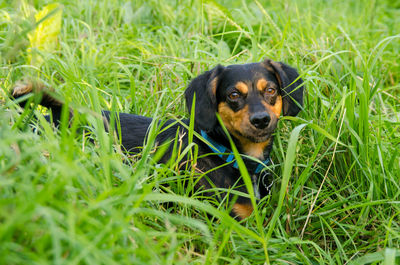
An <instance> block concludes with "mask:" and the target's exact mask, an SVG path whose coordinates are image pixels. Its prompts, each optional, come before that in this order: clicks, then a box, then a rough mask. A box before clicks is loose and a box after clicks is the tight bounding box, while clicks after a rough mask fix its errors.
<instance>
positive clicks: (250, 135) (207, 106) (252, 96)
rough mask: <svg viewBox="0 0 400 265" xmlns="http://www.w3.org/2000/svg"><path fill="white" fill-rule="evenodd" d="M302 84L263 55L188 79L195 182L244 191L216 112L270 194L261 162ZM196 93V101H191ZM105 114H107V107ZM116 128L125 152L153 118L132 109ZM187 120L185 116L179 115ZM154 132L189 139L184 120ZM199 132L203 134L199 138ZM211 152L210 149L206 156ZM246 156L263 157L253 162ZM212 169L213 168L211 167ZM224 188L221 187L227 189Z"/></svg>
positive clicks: (246, 211)
mask: <svg viewBox="0 0 400 265" xmlns="http://www.w3.org/2000/svg"><path fill="white" fill-rule="evenodd" d="M34 87H35V86H32V85H17V86H16V87H15V88H14V90H13V92H12V95H13V96H14V97H15V98H18V97H21V96H23V95H26V94H28V93H30V92H32V91H34V90H35V89H34ZM37 90H38V91H39V90H40V92H41V93H42V98H41V102H40V104H42V105H43V106H46V107H48V108H49V109H51V111H52V114H53V120H54V121H55V123H57V121H58V120H59V119H60V115H61V110H62V103H61V102H60V101H58V100H56V99H54V98H53V97H51V96H50V95H49V94H48V93H46V91H45V90H44V89H43V88H42V89H37ZM303 90H304V85H303V81H302V80H301V78H299V75H298V73H297V71H296V70H295V69H294V68H292V67H290V66H287V65H286V64H283V63H280V62H274V61H271V60H265V61H263V62H261V63H250V64H242V65H229V66H226V67H224V66H221V65H218V66H216V67H215V68H214V69H212V70H210V71H207V72H205V73H203V74H201V75H200V76H198V77H196V78H195V79H193V80H192V81H191V83H190V84H189V86H188V88H187V89H186V92H185V97H186V104H187V106H188V109H189V112H190V111H192V108H195V110H194V113H195V121H194V124H195V131H196V132H197V133H198V135H201V136H202V137H194V139H193V142H194V143H196V144H197V145H198V155H199V159H198V161H197V164H196V170H197V171H198V172H208V173H207V178H202V179H200V180H199V181H198V182H197V183H198V184H197V188H205V189H209V188H212V187H213V186H215V187H217V188H222V189H230V188H233V189H235V190H237V191H240V192H243V193H245V194H246V193H247V189H246V187H245V185H244V182H243V180H242V178H241V174H240V172H239V169H238V167H237V163H236V162H235V161H234V160H235V159H234V155H233V154H232V152H231V151H230V150H231V148H230V147H231V145H230V142H229V140H228V137H227V135H226V134H225V132H224V130H223V128H222V126H221V125H220V123H219V122H218V119H217V115H216V114H217V113H218V115H219V116H220V118H221V120H222V123H223V125H224V126H225V128H226V129H227V130H228V132H229V134H230V136H231V138H232V139H233V141H234V143H235V145H236V146H237V148H238V150H239V152H240V153H241V154H244V155H245V156H243V157H244V162H245V165H246V167H247V169H248V171H249V173H250V175H251V176H252V181H253V187H254V190H255V195H256V196H257V198H259V199H260V198H262V197H264V196H266V195H267V194H268V189H269V185H270V183H269V181H270V180H268V179H267V178H265V175H266V174H265V173H264V172H263V170H264V167H265V166H264V165H265V164H269V159H270V158H269V157H270V152H271V148H272V143H273V133H274V130H275V129H276V126H277V122H278V120H279V117H280V116H281V115H289V116H295V115H297V114H298V112H299V111H300V110H301V108H302V104H303ZM194 96H195V106H193V105H192V102H193V97H194ZM103 117H105V118H106V120H109V119H110V112H107V111H104V112H103ZM116 120H118V121H119V123H120V124H118V126H116V128H120V130H121V131H120V132H119V133H118V134H119V135H120V136H121V139H120V140H121V142H122V145H123V148H124V149H126V150H127V151H129V152H139V150H140V147H141V146H143V143H144V141H145V138H146V134H147V132H148V128H149V126H150V124H151V122H152V119H151V118H148V117H143V116H138V115H134V114H126V113H119V114H118V118H117V119H116ZM182 122H183V124H186V125H189V122H190V121H189V119H186V120H183V121H182ZM163 126H164V127H165V126H168V128H167V127H165V128H166V129H165V130H162V132H161V133H160V134H158V136H157V142H158V143H163V142H166V141H169V140H171V139H174V138H175V136H176V134H177V130H179V131H180V134H181V135H182V139H181V140H182V143H183V144H184V145H187V144H188V133H187V132H188V131H187V126H182V124H179V123H176V122H175V121H172V120H170V121H168V122H166V124H164V125H163ZM201 138H203V139H201ZM171 153H172V145H170V147H169V149H168V150H167V152H166V153H165V155H164V156H163V158H162V159H161V161H160V162H167V161H168V160H169V159H170V157H171ZM209 153H211V154H212V155H208V156H205V154H209ZM249 157H253V158H256V159H257V160H259V161H262V162H263V163H258V162H255V160H252V159H250V158H249ZM213 169H214V170H213ZM226 194H227V193H225V195H226ZM235 199H236V200H235V202H234V204H233V205H232V211H231V214H232V215H233V216H236V217H238V218H240V219H243V218H246V217H248V216H249V215H250V214H251V213H252V211H253V207H252V205H251V203H250V199H249V198H248V197H244V196H239V197H237V198H235Z"/></svg>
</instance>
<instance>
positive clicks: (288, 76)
mask: <svg viewBox="0 0 400 265" xmlns="http://www.w3.org/2000/svg"><path fill="white" fill-rule="evenodd" d="M262 64H263V65H264V66H265V67H266V68H267V69H268V70H269V71H271V70H272V71H273V72H274V73H275V76H276V78H277V79H278V82H279V86H280V89H281V91H282V101H283V115H284V116H296V115H297V114H298V113H299V112H300V110H301V109H302V106H303V92H304V87H305V86H304V84H303V80H302V79H301V78H299V74H298V73H297V71H296V69H294V68H293V67H290V66H288V65H286V64H284V63H282V62H274V61H272V60H269V59H266V60H265V61H264V62H263V63H262Z"/></svg>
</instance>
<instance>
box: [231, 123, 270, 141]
mask: <svg viewBox="0 0 400 265" xmlns="http://www.w3.org/2000/svg"><path fill="white" fill-rule="evenodd" d="M268 127H269V126H268ZM268 127H267V128H265V129H262V130H261V129H257V128H249V127H246V129H244V130H236V131H235V133H234V135H235V134H237V135H238V136H240V137H244V138H246V139H248V140H250V141H251V142H253V143H261V142H265V141H267V140H268V139H270V138H271V136H272V134H273V132H274V131H275V128H273V129H272V128H268Z"/></svg>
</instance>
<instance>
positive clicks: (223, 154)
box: [201, 130, 271, 174]
mask: <svg viewBox="0 0 400 265" xmlns="http://www.w3.org/2000/svg"><path fill="white" fill-rule="evenodd" d="M201 136H203V138H204V139H205V140H206V141H208V142H209V143H210V144H211V145H209V144H207V145H208V147H210V149H211V150H212V151H213V152H214V153H216V154H217V155H218V156H219V157H220V158H222V159H223V160H224V161H226V162H227V163H230V162H232V161H233V160H234V159H235V155H234V154H233V152H232V151H231V150H230V149H228V148H227V147H225V146H223V145H222V144H219V143H217V142H216V141H214V140H213V139H212V138H211V137H210V136H208V134H207V133H206V132H205V131H203V130H201ZM243 161H244V163H245V165H246V167H247V170H248V171H249V173H250V174H258V173H260V172H261V170H263V169H264V167H265V166H264V165H269V164H270V163H271V159H270V158H269V157H268V158H267V159H266V160H264V161H263V164H262V163H259V162H257V161H254V160H251V159H249V158H246V157H243ZM232 166H233V167H234V168H236V169H239V167H238V164H237V161H235V162H234V163H233V165H232Z"/></svg>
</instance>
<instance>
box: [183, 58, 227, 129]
mask: <svg viewBox="0 0 400 265" xmlns="http://www.w3.org/2000/svg"><path fill="white" fill-rule="evenodd" d="M224 69H225V67H223V66H222V65H217V66H216V67H215V68H213V69H212V70H210V71H207V72H205V73H203V74H201V75H199V76H198V77H196V78H195V79H193V80H192V81H191V82H190V84H189V86H188V87H187V89H186V91H185V98H186V105H187V107H188V109H189V113H190V112H191V111H192V108H193V106H192V103H193V97H194V95H196V101H195V106H194V107H195V124H196V126H197V127H198V128H199V129H201V130H204V131H210V130H211V129H212V128H214V126H215V125H216V123H217V117H216V116H215V113H216V111H217V87H218V83H219V81H220V75H221V73H222V72H223V70H224Z"/></svg>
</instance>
